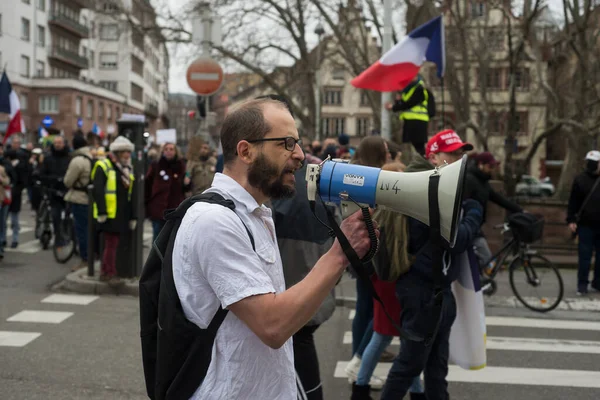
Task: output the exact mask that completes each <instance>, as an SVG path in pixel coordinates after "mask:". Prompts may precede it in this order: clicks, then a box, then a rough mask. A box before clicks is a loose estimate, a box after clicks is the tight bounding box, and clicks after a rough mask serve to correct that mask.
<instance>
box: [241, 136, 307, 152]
mask: <svg viewBox="0 0 600 400" xmlns="http://www.w3.org/2000/svg"><path fill="white" fill-rule="evenodd" d="M246 141H247V142H248V143H257V142H274V141H284V142H285V149H286V150H287V151H294V149H295V148H296V144H298V145H300V147H302V140H301V139H296V138H295V137H292V136H287V137H278V138H265V139H254V140H246Z"/></svg>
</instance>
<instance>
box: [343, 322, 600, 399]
mask: <svg viewBox="0 0 600 400" xmlns="http://www.w3.org/2000/svg"><path fill="white" fill-rule="evenodd" d="M353 318H354V311H351V312H350V313H349V319H353ZM486 325H487V333H488V336H487V342H486V344H487V346H486V347H487V350H488V351H487V353H488V364H487V366H486V367H485V368H483V369H481V370H476V371H471V370H464V369H462V368H460V367H458V366H455V365H450V367H449V372H448V381H449V382H461V383H463V384H476V383H477V384H503V385H533V386H548V387H564V388H592V389H600V369H598V368H591V369H589V370H588V369H585V368H582V367H586V366H587V365H586V364H585V363H581V364H580V363H578V362H573V361H570V363H567V364H565V363H563V362H562V360H563V359H562V357H569V356H568V355H569V354H573V355H575V357H573V358H569V360H573V359H576V358H577V355H580V356H581V357H587V360H588V363H589V362H590V361H589V360H590V359H591V360H593V364H594V365H597V364H598V362H600V322H598V321H581V320H562V319H537V318H521V317H499V316H489V317H487V318H486ZM342 342H343V344H344V345H347V346H349V345H351V344H352V333H351V332H350V331H346V332H344V336H343V338H342ZM399 344H400V343H399V340H398V339H397V338H394V340H393V341H392V346H394V347H393V348H394V349H395V350H398V351H399V350H400V348H399ZM563 355H564V356H563ZM536 357H540V359H541V360H544V361H542V362H539V361H537V362H536ZM507 360H509V361H510V362H511V364H512V363H513V362H514V365H506V364H508V362H507ZM545 360H551V361H553V362H555V364H554V365H550V364H544V362H545ZM495 361H496V365H495ZM498 364H500V365H498ZM540 364H542V365H540ZM346 365H347V362H346V361H338V362H337V365H336V368H335V371H334V377H335V378H339V379H347V377H346V373H345V371H344V369H345V367H346ZM391 365H392V363H379V364H378V365H377V368H376V369H375V372H374V375H376V376H380V377H386V376H387V375H388V372H389V370H390V368H391ZM540 366H542V367H543V368H540ZM450 394H452V385H450Z"/></svg>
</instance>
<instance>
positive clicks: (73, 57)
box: [49, 47, 89, 69]
mask: <svg viewBox="0 0 600 400" xmlns="http://www.w3.org/2000/svg"><path fill="white" fill-rule="evenodd" d="M49 57H51V58H55V59H57V60H60V61H62V62H64V63H67V64H71V65H73V66H75V67H77V68H81V69H87V68H88V67H89V60H88V59H87V58H85V57H82V56H80V55H79V54H77V53H76V52H73V51H71V50H66V49H62V48H60V47H53V48H52V49H51V50H50V54H49Z"/></svg>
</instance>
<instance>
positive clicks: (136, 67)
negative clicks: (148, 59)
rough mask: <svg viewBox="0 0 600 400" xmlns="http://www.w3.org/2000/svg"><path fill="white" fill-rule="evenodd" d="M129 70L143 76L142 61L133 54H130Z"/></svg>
mask: <svg viewBox="0 0 600 400" xmlns="http://www.w3.org/2000/svg"><path fill="white" fill-rule="evenodd" d="M131 72H135V73H136V74H138V75H139V76H144V62H143V61H142V60H140V59H139V58H137V57H136V56H134V55H133V54H132V55H131Z"/></svg>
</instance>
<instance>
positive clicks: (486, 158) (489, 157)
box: [475, 151, 500, 165]
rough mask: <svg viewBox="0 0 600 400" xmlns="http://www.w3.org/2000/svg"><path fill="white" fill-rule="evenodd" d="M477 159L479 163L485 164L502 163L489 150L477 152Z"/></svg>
mask: <svg viewBox="0 0 600 400" xmlns="http://www.w3.org/2000/svg"><path fill="white" fill-rule="evenodd" d="M475 161H476V162H477V164H484V165H498V164H500V161H498V160H496V159H495V158H494V156H493V154H492V153H490V152H489V151H484V152H483V153H480V154H477V156H475Z"/></svg>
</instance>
